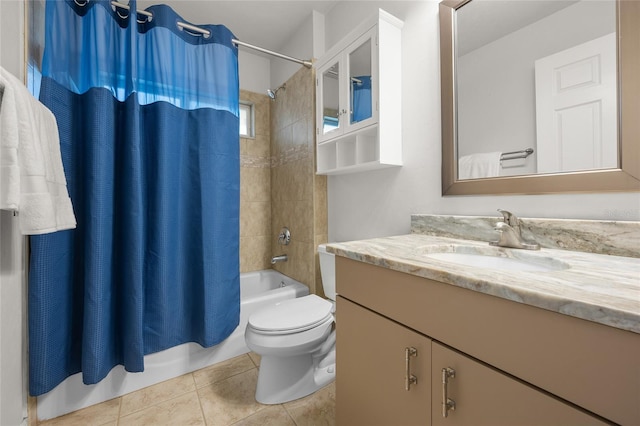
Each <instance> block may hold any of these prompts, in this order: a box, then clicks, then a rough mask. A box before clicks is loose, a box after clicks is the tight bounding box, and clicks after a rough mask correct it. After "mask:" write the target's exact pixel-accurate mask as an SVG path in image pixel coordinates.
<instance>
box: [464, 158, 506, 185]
mask: <svg viewBox="0 0 640 426" xmlns="http://www.w3.org/2000/svg"><path fill="white" fill-rule="evenodd" d="M501 155H502V153H501V152H484V153H480V154H471V155H465V156H463V157H460V159H459V160H458V179H460V180H462V179H475V178H486V177H495V176H500V156H501Z"/></svg>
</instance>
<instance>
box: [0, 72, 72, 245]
mask: <svg viewBox="0 0 640 426" xmlns="http://www.w3.org/2000/svg"><path fill="white" fill-rule="evenodd" d="M0 87H2V88H3V89H2V102H1V104H0V166H1V167H0V208H2V209H6V210H13V211H16V212H19V213H20V214H19V222H20V231H21V232H22V234H25V235H27V234H29V235H36V234H45V233H48V232H55V231H60V230H64V229H72V228H75V227H76V219H75V216H74V214H73V208H72V206H71V199H70V198H69V194H68V192H67V182H66V179H65V176H64V169H63V166H62V156H61V154H60V140H59V135H58V125H57V123H56V119H55V116H54V115H53V113H52V112H51V111H49V110H48V109H47V108H46V107H45V106H44V105H42V104H41V103H40V102H38V101H37V100H36V99H35V98H34V97H33V96H32V95H31V94H30V93H29V91H28V90H27V88H26V87H25V86H24V85H23V84H22V83H21V82H20V80H18V79H17V78H15V77H14V76H13V75H12V74H11V73H9V72H8V71H6V70H5V69H3V68H2V67H0Z"/></svg>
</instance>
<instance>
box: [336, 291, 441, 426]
mask: <svg viewBox="0 0 640 426" xmlns="http://www.w3.org/2000/svg"><path fill="white" fill-rule="evenodd" d="M336 333H337V343H336V356H337V360H336V397H337V398H336V424H337V425H338V426H355V425H367V426H374V425H384V426H389V425H394V426H402V425H407V426H414V425H427V424H429V423H430V418H431V374H430V369H431V341H430V340H429V339H428V338H427V337H425V336H423V335H421V334H418V333H416V332H415V331H413V330H410V329H408V328H406V327H403V326H401V325H399V324H397V323H395V322H393V321H391V320H389V319H387V318H385V317H383V316H381V315H378V314H376V313H374V312H372V311H369V310H368V309H365V308H363V307H361V306H359V305H356V304H355V303H352V302H350V301H348V300H347V299H344V298H341V297H338V298H337V307H336ZM408 348H415V349H416V355H415V356H409V357H408V360H409V361H408V362H409V365H408V366H407V361H406V357H405V355H406V353H405V349H408ZM407 367H408V369H409V370H410V375H414V376H415V377H416V378H417V383H414V384H411V385H410V387H409V390H406V386H405V385H406V384H405V373H406V370H407Z"/></svg>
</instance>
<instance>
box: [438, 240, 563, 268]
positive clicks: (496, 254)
mask: <svg viewBox="0 0 640 426" xmlns="http://www.w3.org/2000/svg"><path fill="white" fill-rule="evenodd" d="M426 256H427V257H429V258H431V259H435V260H441V261H444V262H449V263H456V264H458V265H464V266H471V267H474V268H483V269H499V270H503V271H521V272H550V271H561V270H563V269H567V268H569V265H567V264H566V263H563V262H560V261H557V260H555V259H552V258H550V257H546V256H544V255H537V254H534V253H525V252H524V251H521V250H508V251H507V250H505V249H495V250H493V249H491V248H489V247H487V248H480V247H470V246H447V247H443V248H442V249H441V251H440V250H438V251H436V252H432V253H428V254H427V255H426Z"/></svg>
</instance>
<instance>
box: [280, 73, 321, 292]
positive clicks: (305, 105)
mask: <svg viewBox="0 0 640 426" xmlns="http://www.w3.org/2000/svg"><path fill="white" fill-rule="evenodd" d="M314 80H315V75H314V72H313V70H309V69H307V68H301V69H300V70H299V71H298V72H297V73H296V74H294V75H293V76H292V77H291V78H290V79H289V80H288V81H287V82H286V89H285V90H280V91H278V97H277V99H276V100H275V101H273V102H271V156H272V169H271V230H272V240H271V244H272V251H273V254H274V255H278V254H287V255H288V256H289V260H288V261H287V262H281V263H278V264H276V265H275V267H274V269H276V270H278V271H280V272H282V273H283V274H285V275H287V276H290V277H291V278H294V279H296V280H298V281H300V282H302V283H304V284H307V285H308V286H309V288H310V290H311V292H312V293H319V294H322V285H321V282H320V280H319V270H318V267H317V264H318V255H317V249H316V247H317V244H320V243H323V242H326V241H327V202H326V190H327V182H326V177H324V176H316V174H315V163H314V159H315V155H314V153H315V126H314V116H315V115H314V111H315V101H314V99H315V85H314ZM284 226H286V227H288V228H289V230H290V231H291V243H290V244H289V245H288V246H281V245H279V244H278V242H277V237H278V233H279V232H280V229H281V228H282V227H284Z"/></svg>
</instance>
